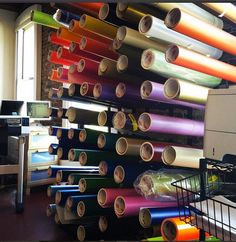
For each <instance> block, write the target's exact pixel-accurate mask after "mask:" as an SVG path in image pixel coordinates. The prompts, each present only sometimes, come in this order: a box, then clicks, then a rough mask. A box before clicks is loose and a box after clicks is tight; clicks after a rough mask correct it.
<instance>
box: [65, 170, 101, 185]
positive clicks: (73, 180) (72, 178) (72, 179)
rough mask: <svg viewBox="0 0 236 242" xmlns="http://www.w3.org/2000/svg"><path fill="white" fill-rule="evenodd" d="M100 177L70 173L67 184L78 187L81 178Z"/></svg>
mask: <svg viewBox="0 0 236 242" xmlns="http://www.w3.org/2000/svg"><path fill="white" fill-rule="evenodd" d="M97 177H101V176H100V175H99V174H89V173H88V174H77V173H71V174H70V175H69V176H68V183H69V185H78V183H79V180H80V179H81V178H97Z"/></svg>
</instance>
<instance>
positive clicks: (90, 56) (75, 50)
mask: <svg viewBox="0 0 236 242" xmlns="http://www.w3.org/2000/svg"><path fill="white" fill-rule="evenodd" d="M69 51H70V52H71V53H73V54H76V55H78V56H80V57H83V58H86V59H90V60H93V61H97V62H100V61H101V60H102V57H100V56H97V55H95V54H93V53H88V52H86V51H83V50H81V49H80V46H79V44H76V43H74V42H72V43H71V44H70V48H69Z"/></svg>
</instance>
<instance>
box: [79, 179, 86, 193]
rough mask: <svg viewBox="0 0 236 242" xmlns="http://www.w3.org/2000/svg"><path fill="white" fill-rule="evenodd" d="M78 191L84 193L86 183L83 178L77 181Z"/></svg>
mask: <svg viewBox="0 0 236 242" xmlns="http://www.w3.org/2000/svg"><path fill="white" fill-rule="evenodd" d="M79 190H80V192H84V191H85V190H86V181H85V179H84V178H81V179H80V180H79Z"/></svg>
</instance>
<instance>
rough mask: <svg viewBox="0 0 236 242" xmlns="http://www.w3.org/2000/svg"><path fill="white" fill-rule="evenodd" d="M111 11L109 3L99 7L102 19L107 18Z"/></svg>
mask: <svg viewBox="0 0 236 242" xmlns="http://www.w3.org/2000/svg"><path fill="white" fill-rule="evenodd" d="M109 11H110V8H109V4H107V3H104V4H103V5H102V7H101V8H100V9H99V13H98V17H99V19H101V20H104V19H106V17H107V16H108V14H109Z"/></svg>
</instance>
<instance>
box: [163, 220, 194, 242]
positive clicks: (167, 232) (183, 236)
mask: <svg viewBox="0 0 236 242" xmlns="http://www.w3.org/2000/svg"><path fill="white" fill-rule="evenodd" d="M161 235H162V237H163V239H164V240H165V241H186V240H198V239H199V229H197V228H196V227H194V226H191V225H190V224H186V223H185V222H184V221H181V220H180V219H179V218H167V219H165V220H164V221H163V222H162V224H161Z"/></svg>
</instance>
